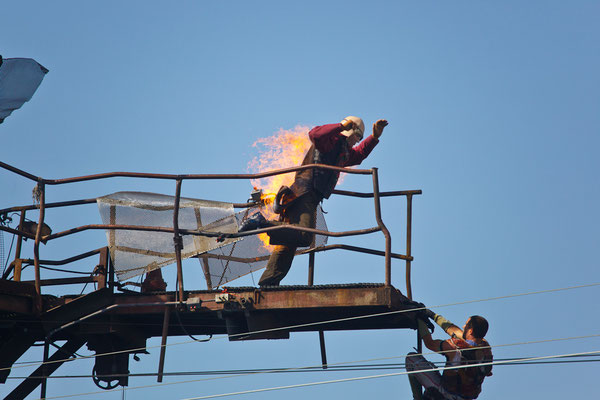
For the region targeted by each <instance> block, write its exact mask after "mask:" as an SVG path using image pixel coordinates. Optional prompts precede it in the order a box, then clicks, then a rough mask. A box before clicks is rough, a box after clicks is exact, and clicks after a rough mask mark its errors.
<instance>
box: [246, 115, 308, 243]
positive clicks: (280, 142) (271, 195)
mask: <svg viewBox="0 0 600 400" xmlns="http://www.w3.org/2000/svg"><path fill="white" fill-rule="evenodd" d="M309 130H310V128H309V127H307V126H301V125H297V126H296V127H295V128H294V129H291V130H285V129H280V130H279V131H278V132H277V133H275V134H274V135H272V136H269V137H266V138H260V139H258V140H257V141H256V142H254V143H253V144H252V146H253V147H256V148H257V149H258V152H259V156H258V157H255V158H253V159H252V161H250V162H249V163H248V170H249V171H252V172H254V173H258V172H266V171H271V170H275V169H282V168H289V167H295V166H298V165H300V164H302V160H303V159H304V154H305V153H306V152H307V150H308V149H309V148H310V144H311V143H310V139H309V138H308V131H309ZM294 174H295V173H293V172H291V173H287V174H282V175H275V176H270V177H268V178H262V179H254V180H252V182H251V183H252V185H253V186H254V187H256V188H259V189H262V191H263V194H262V199H263V200H264V202H265V204H266V205H267V207H264V208H263V210H262V211H263V214H264V215H265V217H266V218H267V219H277V218H278V215H277V214H275V213H274V212H273V209H272V207H270V205H271V204H272V203H273V200H274V199H275V195H276V194H277V191H278V190H279V188H280V187H281V186H282V185H287V186H290V185H291V184H292V183H293V182H294ZM258 237H259V238H260V240H262V241H263V243H264V244H265V247H266V248H267V249H268V250H269V251H272V250H273V246H270V245H269V238H268V236H267V235H266V234H261V235H258Z"/></svg>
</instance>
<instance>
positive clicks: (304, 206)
mask: <svg viewBox="0 0 600 400" xmlns="http://www.w3.org/2000/svg"><path fill="white" fill-rule="evenodd" d="M321 199H322V198H321V196H319V195H318V194H316V193H315V192H308V193H305V194H303V195H302V196H300V197H299V198H298V199H296V200H295V201H294V203H293V204H292V205H290V206H289V207H288V208H287V209H286V210H285V217H284V220H283V221H282V222H275V223H274V224H276V225H277V224H286V225H288V224H292V225H296V226H302V227H306V228H314V227H315V226H316V223H317V206H318V205H319V203H320V202H321ZM269 238H270V244H272V245H275V250H273V253H272V254H271V257H270V258H269V262H268V263H267V269H266V270H265V272H264V273H263V274H262V276H261V277H260V280H259V281H258V284H259V285H260V286H276V285H279V282H281V280H282V279H283V278H284V277H285V276H286V275H287V273H288V271H289V270H290V267H291V266H292V261H293V260H294V255H295V254H296V249H297V248H298V247H306V246H310V245H311V243H312V242H313V239H314V235H313V234H312V233H308V232H298V231H291V230H290V231H284V230H281V231H275V232H272V233H270V234H269Z"/></svg>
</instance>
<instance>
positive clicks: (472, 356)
mask: <svg viewBox="0 0 600 400" xmlns="http://www.w3.org/2000/svg"><path fill="white" fill-rule="evenodd" d="M446 342H447V343H449V344H450V345H451V346H452V347H454V348H455V349H456V350H458V352H459V355H458V356H456V358H453V357H454V356H455V354H452V353H449V354H447V356H446V357H447V358H448V363H447V364H446V365H447V366H456V365H474V366H473V367H470V368H458V369H447V370H445V371H444V374H443V375H442V386H443V387H444V389H446V390H447V391H448V392H450V393H453V394H457V395H459V396H461V397H465V398H468V399H476V398H477V396H479V393H481V384H482V383H483V380H484V379H485V377H486V376H490V375H492V366H491V365H483V366H478V365H477V364H479V363H485V362H490V361H492V354H491V352H490V351H489V348H488V349H484V348H479V347H481V346H483V347H487V346H489V345H488V343H487V342H486V341H485V340H484V341H483V343H482V344H481V345H477V344H476V343H475V342H472V341H471V340H469V341H467V340H463V339H459V338H457V337H453V338H451V339H448V340H446ZM467 349H475V350H467Z"/></svg>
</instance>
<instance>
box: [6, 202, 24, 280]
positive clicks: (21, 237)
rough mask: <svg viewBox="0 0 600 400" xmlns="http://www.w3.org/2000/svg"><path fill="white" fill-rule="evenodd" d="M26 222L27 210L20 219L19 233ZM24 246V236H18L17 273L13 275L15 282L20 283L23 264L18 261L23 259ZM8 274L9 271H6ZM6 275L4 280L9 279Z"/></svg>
mask: <svg viewBox="0 0 600 400" xmlns="http://www.w3.org/2000/svg"><path fill="white" fill-rule="evenodd" d="M24 222H25V210H23V211H21V218H20V219H19V231H22V230H23V223H24ZM22 246H23V236H21V235H18V236H17V247H16V248H15V266H14V268H15V272H14V274H13V280H14V281H17V282H18V281H20V280H21V268H22V263H21V262H20V261H18V260H19V259H20V258H21V247H22ZM6 272H8V271H6ZM6 272H5V273H4V277H3V278H8V274H7V273H6Z"/></svg>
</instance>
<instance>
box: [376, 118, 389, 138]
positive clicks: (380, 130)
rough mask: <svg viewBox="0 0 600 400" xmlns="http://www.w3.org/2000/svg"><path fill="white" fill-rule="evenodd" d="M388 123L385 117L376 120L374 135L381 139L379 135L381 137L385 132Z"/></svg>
mask: <svg viewBox="0 0 600 400" xmlns="http://www.w3.org/2000/svg"><path fill="white" fill-rule="evenodd" d="M387 125H388V122H387V120H385V119H380V120H378V121H377V122H375V123H374V124H373V136H375V138H376V139H379V137H381V135H382V134H383V128H385V127H386V126H387Z"/></svg>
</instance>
